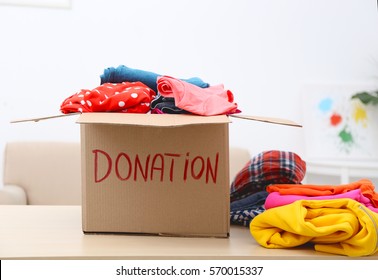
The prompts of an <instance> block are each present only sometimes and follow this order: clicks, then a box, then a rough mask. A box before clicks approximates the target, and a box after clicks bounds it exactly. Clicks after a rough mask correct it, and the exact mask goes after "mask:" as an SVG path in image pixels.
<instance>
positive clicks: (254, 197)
mask: <svg viewBox="0 0 378 280" xmlns="http://www.w3.org/2000/svg"><path fill="white" fill-rule="evenodd" d="M268 194H269V193H268V192H266V191H260V192H257V193H254V194H251V195H248V196H246V197H244V198H242V199H239V200H236V201H233V202H231V205H230V211H234V212H235V211H241V210H245V209H250V208H254V207H258V206H261V205H263V204H264V203H265V199H266V197H267V196H268Z"/></svg>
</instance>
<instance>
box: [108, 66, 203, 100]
mask: <svg viewBox="0 0 378 280" xmlns="http://www.w3.org/2000/svg"><path fill="white" fill-rule="evenodd" d="M160 76H162V75H160V74H157V73H154V72H150V71H145V70H139V69H133V68H129V67H126V66H125V65H120V66H118V67H117V68H114V67H109V68H106V69H105V70H104V73H103V74H102V75H100V78H101V84H104V83H122V82H142V83H143V84H145V85H146V86H148V87H149V88H151V89H153V90H154V91H155V92H156V93H157V84H156V80H157V78H158V77H160ZM182 80H183V81H185V82H188V83H190V84H193V85H196V86H199V87H201V88H207V87H209V84H208V83H205V82H204V81H202V80H201V79H200V78H198V77H193V78H189V79H182Z"/></svg>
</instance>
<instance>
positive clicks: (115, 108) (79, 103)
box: [60, 82, 155, 114]
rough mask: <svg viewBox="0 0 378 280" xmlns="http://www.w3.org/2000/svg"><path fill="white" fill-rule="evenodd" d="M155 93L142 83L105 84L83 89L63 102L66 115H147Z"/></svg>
mask: <svg viewBox="0 0 378 280" xmlns="http://www.w3.org/2000/svg"><path fill="white" fill-rule="evenodd" d="M154 98H155V92H154V91H153V90H152V89H150V88H149V87H147V86H146V85H144V84H143V83H141V82H133V83H129V82H123V83H117V84H111V83H105V84H102V85H101V86H99V87H96V88H95V89H93V90H87V89H82V90H81V91H79V92H78V93H76V94H74V95H72V96H70V97H68V98H67V99H66V100H64V101H63V103H62V105H61V106H60V110H61V111H62V113H64V114H69V113H76V112H84V113H85V112H120V113H126V112H127V113H147V112H148V111H150V103H151V101H152V100H153V99H154Z"/></svg>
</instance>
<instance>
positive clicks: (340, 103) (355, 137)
mask: <svg viewBox="0 0 378 280" xmlns="http://www.w3.org/2000/svg"><path fill="white" fill-rule="evenodd" d="M377 88H378V85H375V86H374V85H372V84H362V83H355V84H341V83H338V84H321V83H319V84H307V85H305V86H303V88H302V99H303V129H304V135H305V151H306V155H307V157H308V158H309V159H312V160H377V159H378V106H373V105H365V104H363V103H362V102H361V101H360V100H358V99H352V98H351V97H352V95H354V94H356V93H357V92H361V91H365V90H376V89H377Z"/></svg>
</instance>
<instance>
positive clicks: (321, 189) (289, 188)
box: [266, 179, 378, 207]
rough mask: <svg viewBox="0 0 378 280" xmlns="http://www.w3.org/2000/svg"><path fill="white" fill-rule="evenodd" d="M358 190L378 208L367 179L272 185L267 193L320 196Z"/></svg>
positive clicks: (372, 189) (372, 186) (370, 183)
mask: <svg viewBox="0 0 378 280" xmlns="http://www.w3.org/2000/svg"><path fill="white" fill-rule="evenodd" d="M356 189H360V190H361V193H362V194H363V195H364V196H365V197H367V198H369V199H370V201H371V203H372V204H373V205H374V206H375V207H378V193H376V192H375V191H374V189H375V187H374V185H373V183H372V182H371V181H370V180H368V179H361V180H359V181H356V182H352V183H349V184H344V185H306V184H304V185H302V184H273V185H269V186H268V187H267V189H266V190H267V192H269V193H270V192H279V193H280V194H282V195H285V194H290V195H307V196H322V195H334V194H341V193H345V192H348V191H351V190H356Z"/></svg>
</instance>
